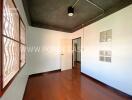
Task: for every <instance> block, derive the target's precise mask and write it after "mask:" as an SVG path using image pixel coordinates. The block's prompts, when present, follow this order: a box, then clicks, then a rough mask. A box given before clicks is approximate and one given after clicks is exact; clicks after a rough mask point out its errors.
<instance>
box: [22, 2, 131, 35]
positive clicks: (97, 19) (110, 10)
mask: <svg viewBox="0 0 132 100" xmlns="http://www.w3.org/2000/svg"><path fill="white" fill-rule="evenodd" d="M22 1H23V4H24V5H25V6H24V9H25V12H26V16H27V19H28V23H29V25H30V26H33V27H38V28H45V29H50V30H56V31H62V32H68V33H73V32H75V31H77V30H79V29H81V28H83V27H85V26H88V25H90V24H92V23H94V22H96V21H99V20H100V19H102V18H104V17H106V16H108V15H110V14H113V13H115V12H117V11H119V10H121V9H123V8H125V7H126V6H128V5H130V4H132V0H122V2H120V3H118V4H117V5H115V6H114V7H112V8H111V9H109V10H106V11H105V10H104V11H103V10H102V11H103V12H102V14H100V15H99V16H96V17H95V18H93V19H91V20H89V21H87V22H86V23H83V24H80V25H78V26H76V27H75V28H73V29H71V30H70V29H65V28H63V27H58V26H56V25H46V24H42V23H38V22H31V15H30V13H29V9H28V6H27V3H26V2H24V1H26V0H22ZM88 2H89V0H88ZM96 6H98V5H96ZM100 10H101V9H100Z"/></svg>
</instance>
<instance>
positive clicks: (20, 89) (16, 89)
mask: <svg viewBox="0 0 132 100" xmlns="http://www.w3.org/2000/svg"><path fill="white" fill-rule="evenodd" d="M15 3H16V5H17V7H18V10H19V12H20V14H21V17H22V19H23V21H24V22H25V24H26V27H27V26H28V25H27V20H26V16H25V13H24V9H23V5H22V1H21V0H15ZM27 34H28V27H27ZM27 78H28V67H27V65H25V66H24V68H23V69H22V70H21V72H20V73H19V74H18V75H17V77H16V78H15V80H14V81H13V83H12V84H11V85H10V86H9V88H8V89H7V90H6V92H5V93H4V95H3V96H2V97H1V98H0V100H22V98H23V94H24V91H25V86H26V83H27Z"/></svg>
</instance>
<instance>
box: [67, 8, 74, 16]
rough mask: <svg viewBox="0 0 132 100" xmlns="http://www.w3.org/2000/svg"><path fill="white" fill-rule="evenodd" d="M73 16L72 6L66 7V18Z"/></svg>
mask: <svg viewBox="0 0 132 100" xmlns="http://www.w3.org/2000/svg"><path fill="white" fill-rule="evenodd" d="M73 15H74V8H73V7H72V6H70V7H68V16H73Z"/></svg>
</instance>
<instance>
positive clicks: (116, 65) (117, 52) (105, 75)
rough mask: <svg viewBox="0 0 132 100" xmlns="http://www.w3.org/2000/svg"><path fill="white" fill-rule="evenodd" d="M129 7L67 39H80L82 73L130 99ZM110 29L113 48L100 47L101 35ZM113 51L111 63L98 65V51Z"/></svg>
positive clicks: (131, 32)
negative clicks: (121, 92) (119, 91)
mask: <svg viewBox="0 0 132 100" xmlns="http://www.w3.org/2000/svg"><path fill="white" fill-rule="evenodd" d="M131 18H132V5H130V6H128V7H126V8H124V9H122V10H120V11H118V12H116V13H114V14H112V15H110V16H108V17H105V18H104V19H102V20H100V21H98V22H95V23H93V24H91V25H89V26H87V27H85V33H84V39H83V34H82V32H83V31H82V29H81V30H79V31H77V32H75V33H73V34H72V35H69V36H70V38H77V37H80V36H82V57H81V60H82V63H81V71H82V72H83V73H85V74H87V75H89V76H91V77H93V78H95V79H97V80H100V81H101V82H103V83H105V84H108V85H110V86H112V87H114V88H116V89H118V90H121V91H123V92H125V93H127V94H129V95H132V45H131V43H132V21H131ZM109 29H112V33H113V36H112V38H113V39H112V46H110V45H108V46H103V45H102V44H100V43H99V35H100V32H101V31H105V30H109ZM102 48H103V49H111V50H112V62H111V63H105V62H100V61H99V50H100V49H102Z"/></svg>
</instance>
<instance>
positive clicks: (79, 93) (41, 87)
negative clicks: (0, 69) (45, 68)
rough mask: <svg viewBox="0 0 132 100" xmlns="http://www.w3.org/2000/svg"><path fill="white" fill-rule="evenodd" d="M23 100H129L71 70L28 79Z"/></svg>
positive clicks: (76, 67)
mask: <svg viewBox="0 0 132 100" xmlns="http://www.w3.org/2000/svg"><path fill="white" fill-rule="evenodd" d="M23 100H130V99H127V98H125V97H123V96H120V95H117V94H116V93H114V92H113V91H111V90H109V89H108V88H106V87H103V86H102V85H100V84H98V83H96V82H94V81H92V80H91V79H90V78H87V77H86V76H84V75H82V74H80V68H79V65H78V66H75V68H74V69H73V70H67V71H63V72H56V73H49V74H41V75H37V76H35V77H30V78H29V81H28V84H27V88H26V91H25V95H24V98H23ZM131 100H132V99H131Z"/></svg>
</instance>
